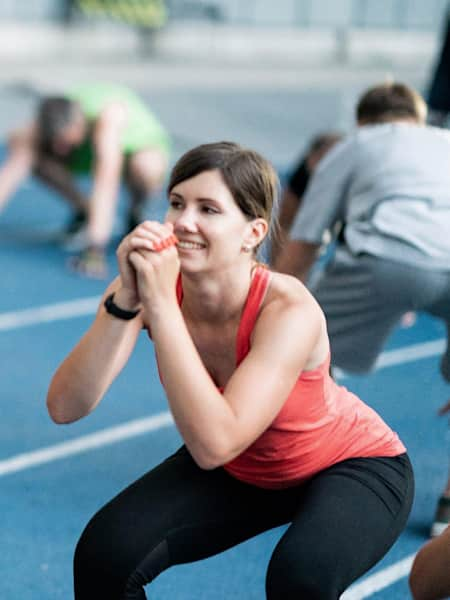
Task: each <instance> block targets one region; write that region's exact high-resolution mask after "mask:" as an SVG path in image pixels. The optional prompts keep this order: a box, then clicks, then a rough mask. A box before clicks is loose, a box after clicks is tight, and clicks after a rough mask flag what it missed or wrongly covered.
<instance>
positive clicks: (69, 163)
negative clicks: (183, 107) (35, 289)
mask: <svg viewBox="0 0 450 600" xmlns="http://www.w3.org/2000/svg"><path fill="white" fill-rule="evenodd" d="M168 152H169V138H168V135H167V133H166V131H165V130H164V128H163V127H162V125H161V124H160V123H159V122H158V120H157V119H156V117H155V116H154V115H153V114H152V113H151V112H150V110H149V109H148V108H147V106H146V105H145V104H144V103H143V102H142V100H141V99H140V98H138V97H137V96H136V95H135V94H134V93H133V92H132V91H131V90H129V89H127V88H124V87H121V86H118V85H113V84H106V83H95V84H86V85H83V86H79V87H77V88H75V89H74V90H72V91H71V92H69V93H67V94H66V95H64V96H60V97H59V96H58V97H53V96H50V97H46V98H44V99H43V100H42V101H41V103H40V105H39V107H38V110H37V114H36V118H35V120H34V122H33V123H32V124H30V125H28V126H26V127H24V128H23V129H21V130H18V131H15V132H13V133H12V134H11V136H10V140H9V154H8V157H7V159H6V161H5V163H4V164H3V165H2V168H1V169H0V210H1V208H2V207H3V206H4V205H5V204H6V203H7V201H8V200H9V199H10V198H11V196H12V194H13V192H14V191H15V189H16V187H17V186H18V185H19V184H20V182H21V181H22V180H23V179H24V178H25V177H26V176H27V175H28V174H29V173H30V172H34V174H35V175H37V176H38V177H39V178H40V179H42V180H43V181H44V182H45V183H46V184H48V185H50V186H52V187H54V188H56V189H57V190H58V192H60V193H61V194H62V196H63V198H64V199H65V200H66V201H67V202H68V203H69V204H70V205H71V207H72V208H73V210H74V215H73V219H72V222H71V224H70V226H69V234H72V233H73V234H76V237H77V241H76V243H77V246H78V245H79V246H80V249H81V250H82V252H81V254H80V256H78V257H74V259H73V260H72V261H71V265H72V268H73V269H74V270H76V271H77V272H80V273H81V274H84V275H87V276H90V277H104V276H106V261H105V248H106V245H107V244H108V242H109V240H110V238H111V233H112V230H113V225H114V217H115V214H116V205H117V199H118V192H119V185H120V181H121V178H122V177H123V179H124V181H125V183H126V186H127V188H128V191H129V197H130V198H129V199H130V206H129V210H128V222H127V230H128V231H130V230H131V229H133V228H134V227H135V226H136V225H137V224H138V223H139V222H140V221H141V220H143V209H144V206H145V203H146V201H147V199H148V198H149V197H151V196H152V195H153V194H155V192H157V191H159V189H160V188H161V185H162V183H163V180H164V177H165V174H166V170H167V164H168ZM81 174H89V175H91V176H92V191H91V192H90V195H89V201H88V199H87V198H85V195H84V194H83V192H82V191H81V189H80V188H79V186H78V185H77V183H76V181H75V178H74V176H75V175H81ZM71 237H72V239H71V242H72V244H73V242H74V240H73V236H71Z"/></svg>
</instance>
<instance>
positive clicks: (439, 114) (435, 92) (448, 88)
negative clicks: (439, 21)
mask: <svg viewBox="0 0 450 600" xmlns="http://www.w3.org/2000/svg"><path fill="white" fill-rule="evenodd" d="M428 108H429V115H428V122H429V123H430V125H436V126H438V127H443V126H445V124H446V122H447V120H448V113H449V112H450V9H448V10H447V15H446V21H445V27H444V35H443V39H442V44H441V48H440V52H439V55H438V57H437V60H436V62H435V65H434V68H433V72H432V77H431V83H430V89H429V92H428Z"/></svg>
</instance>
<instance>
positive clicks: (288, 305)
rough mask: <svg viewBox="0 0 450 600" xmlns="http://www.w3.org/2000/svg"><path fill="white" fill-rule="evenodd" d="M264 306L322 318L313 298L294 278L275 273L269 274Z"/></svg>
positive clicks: (320, 310)
mask: <svg viewBox="0 0 450 600" xmlns="http://www.w3.org/2000/svg"><path fill="white" fill-rule="evenodd" d="M265 304H266V306H267V307H269V306H271V307H272V308H273V309H274V310H280V311H283V310H296V309H302V310H303V311H305V310H307V311H308V312H310V313H311V315H315V316H316V317H317V318H322V317H323V313H322V309H321V308H320V306H319V304H318V303H317V301H316V300H315V298H314V296H313V295H312V294H311V292H310V291H309V290H308V289H307V287H306V286H305V285H304V284H303V283H302V282H301V281H300V280H299V279H297V278H296V277H293V276H292V275H285V274H284V273H278V272H276V271H272V272H271V280H270V286H269V289H268V292H267V297H266V302H265Z"/></svg>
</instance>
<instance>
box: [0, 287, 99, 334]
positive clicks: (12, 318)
mask: <svg viewBox="0 0 450 600" xmlns="http://www.w3.org/2000/svg"><path fill="white" fill-rule="evenodd" d="M100 298H101V296H94V297H91V298H79V299H78V300H70V301H69V302H57V303H56V304H46V305H44V306H40V307H38V308H26V309H24V310H16V311H12V312H5V313H2V314H0V331H8V330H11V329H18V328H20V327H26V326H28V325H39V324H40V323H49V322H51V321H60V320H62V319H72V318H73V317H82V316H85V315H92V314H94V313H95V312H96V311H97V307H98V303H99V302H100Z"/></svg>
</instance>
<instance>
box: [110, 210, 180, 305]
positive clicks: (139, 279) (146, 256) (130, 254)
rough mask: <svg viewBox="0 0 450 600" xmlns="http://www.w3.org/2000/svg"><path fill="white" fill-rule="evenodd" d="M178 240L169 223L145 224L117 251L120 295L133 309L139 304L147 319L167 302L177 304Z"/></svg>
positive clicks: (134, 231)
mask: <svg viewBox="0 0 450 600" xmlns="http://www.w3.org/2000/svg"><path fill="white" fill-rule="evenodd" d="M177 241H178V240H177V238H176V236H175V234H174V232H173V225H172V224H171V223H165V224H163V223H159V222H157V221H144V222H143V223H141V224H140V225H138V226H137V227H136V228H135V229H134V230H133V231H132V232H131V233H129V234H128V235H127V236H126V237H125V238H124V239H123V240H122V242H121V243H120V245H119V247H118V249H117V253H116V254H117V260H118V265H119V273H120V279H121V283H122V289H121V295H122V296H123V295H126V296H127V298H128V302H129V303H130V304H134V305H135V306H136V307H137V306H139V305H142V306H143V308H144V311H145V313H146V314H147V315H148V316H149V317H151V314H152V312H155V311H156V312H158V311H159V310H160V309H164V306H165V305H166V304H167V302H170V301H176V292H175V288H176V281H177V277H178V274H179V271H180V261H179V258H178V251H177V247H176V243H177Z"/></svg>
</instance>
